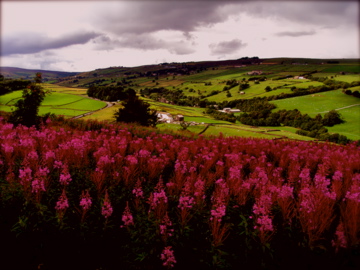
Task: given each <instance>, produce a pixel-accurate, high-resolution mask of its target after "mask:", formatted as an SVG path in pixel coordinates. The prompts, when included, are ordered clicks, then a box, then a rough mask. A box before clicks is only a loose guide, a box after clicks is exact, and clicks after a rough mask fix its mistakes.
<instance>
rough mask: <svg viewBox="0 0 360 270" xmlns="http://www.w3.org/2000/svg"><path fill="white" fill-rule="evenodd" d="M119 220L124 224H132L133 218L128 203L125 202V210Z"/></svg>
mask: <svg viewBox="0 0 360 270" xmlns="http://www.w3.org/2000/svg"><path fill="white" fill-rule="evenodd" d="M121 220H122V221H123V222H124V225H125V226H126V227H127V226H130V225H134V219H133V216H132V214H131V212H130V208H129V203H128V202H126V207H125V211H124V213H123V215H122V217H121Z"/></svg>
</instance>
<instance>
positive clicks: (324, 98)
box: [271, 90, 360, 140]
mask: <svg viewBox="0 0 360 270" xmlns="http://www.w3.org/2000/svg"><path fill="white" fill-rule="evenodd" d="M271 102H272V103H274V104H275V105H277V109H275V111H276V110H282V109H286V110H293V109H298V110H299V111H300V112H302V113H306V114H309V116H311V117H314V116H316V115H317V114H319V113H320V114H321V115H324V114H325V113H326V112H328V111H330V110H333V109H336V110H338V111H339V113H340V114H341V115H342V116H343V118H344V119H345V121H346V122H345V123H343V124H339V125H336V126H334V127H329V128H328V129H329V131H330V132H336V133H340V134H344V135H345V136H347V137H348V138H350V139H352V140H359V139H360V128H359V127H360V124H359V119H360V100H359V99H358V98H355V97H352V96H348V95H345V94H344V93H342V91H341V90H333V91H329V92H322V93H316V94H313V95H307V96H301V97H294V98H288V99H283V100H276V101H271ZM349 106H351V107H349ZM347 107H348V108H347Z"/></svg>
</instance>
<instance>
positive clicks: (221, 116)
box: [205, 107, 236, 123]
mask: <svg viewBox="0 0 360 270" xmlns="http://www.w3.org/2000/svg"><path fill="white" fill-rule="evenodd" d="M205 113H206V114H209V115H211V116H212V117H214V118H215V119H216V120H222V121H228V122H231V123H235V122H236V116H235V115H234V114H232V113H224V112H220V111H218V110H216V109H215V108H213V107H209V108H207V109H206V110H205Z"/></svg>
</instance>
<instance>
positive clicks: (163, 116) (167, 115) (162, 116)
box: [157, 112, 174, 123]
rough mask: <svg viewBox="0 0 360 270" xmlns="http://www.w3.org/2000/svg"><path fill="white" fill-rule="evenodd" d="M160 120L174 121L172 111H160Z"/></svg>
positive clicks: (164, 121)
mask: <svg viewBox="0 0 360 270" xmlns="http://www.w3.org/2000/svg"><path fill="white" fill-rule="evenodd" d="M157 117H158V121H159V122H163V123H172V122H174V119H173V117H172V116H171V114H170V113H165V112H160V113H158V114H157Z"/></svg>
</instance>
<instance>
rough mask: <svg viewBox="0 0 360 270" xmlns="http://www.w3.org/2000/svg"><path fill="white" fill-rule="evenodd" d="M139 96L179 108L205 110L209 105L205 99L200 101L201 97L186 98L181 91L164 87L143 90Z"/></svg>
mask: <svg viewBox="0 0 360 270" xmlns="http://www.w3.org/2000/svg"><path fill="white" fill-rule="evenodd" d="M140 95H141V96H144V97H149V98H151V99H153V100H156V101H159V102H168V103H171V104H175V105H179V106H190V107H193V106H197V107H201V108H205V107H206V106H207V105H209V104H210V103H209V102H208V101H207V100H206V99H201V97H196V96H186V95H185V94H184V92H183V90H181V89H173V90H170V89H166V88H164V87H158V88H145V89H141V90H140ZM214 103H215V102H214Z"/></svg>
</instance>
